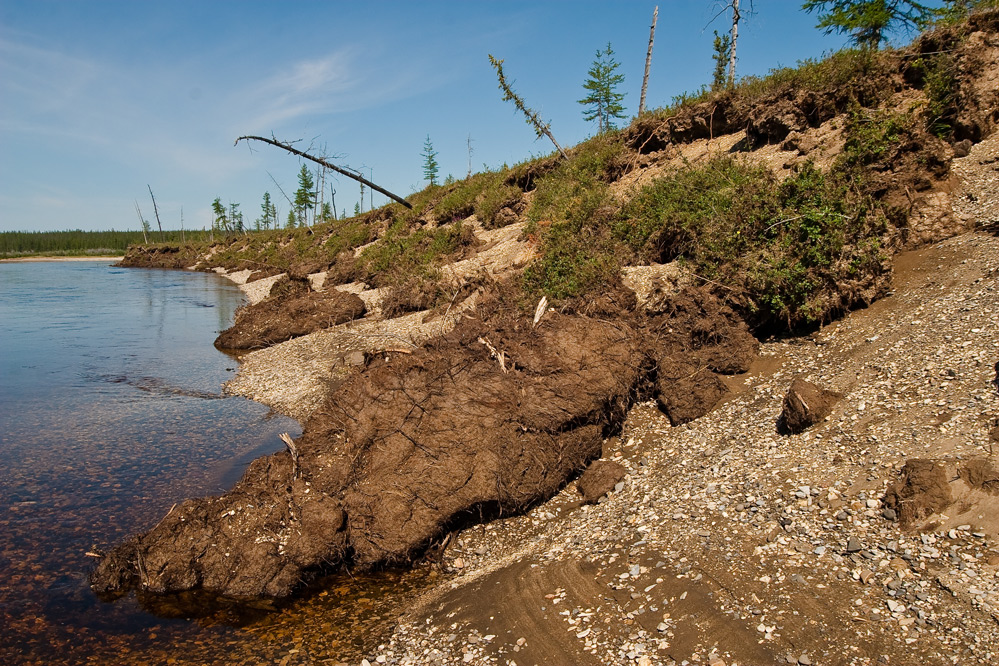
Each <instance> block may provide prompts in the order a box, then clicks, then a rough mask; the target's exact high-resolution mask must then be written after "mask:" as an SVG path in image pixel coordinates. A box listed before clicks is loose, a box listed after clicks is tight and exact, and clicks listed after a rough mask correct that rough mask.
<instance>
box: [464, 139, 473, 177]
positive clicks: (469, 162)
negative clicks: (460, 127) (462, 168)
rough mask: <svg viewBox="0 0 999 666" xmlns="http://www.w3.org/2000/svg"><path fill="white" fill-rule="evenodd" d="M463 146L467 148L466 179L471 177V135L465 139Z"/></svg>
mask: <svg viewBox="0 0 999 666" xmlns="http://www.w3.org/2000/svg"><path fill="white" fill-rule="evenodd" d="M465 145H466V146H467V147H468V175H467V176H466V177H467V178H471V177H472V135H471V134H469V135H468V136H467V137H466V138H465Z"/></svg>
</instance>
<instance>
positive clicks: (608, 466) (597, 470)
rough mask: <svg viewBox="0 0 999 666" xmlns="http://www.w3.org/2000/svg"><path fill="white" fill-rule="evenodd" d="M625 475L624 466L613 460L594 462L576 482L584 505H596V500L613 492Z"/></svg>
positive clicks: (626, 471)
mask: <svg viewBox="0 0 999 666" xmlns="http://www.w3.org/2000/svg"><path fill="white" fill-rule="evenodd" d="M627 473H628V470H626V469H625V468H624V465H622V464H620V463H616V462H614V461H613V460H594V461H593V462H592V463H590V466H589V467H587V468H586V471H585V472H583V474H582V476H580V477H579V479H578V480H577V481H576V488H577V489H578V490H579V494H580V495H582V496H583V502H584V503H586V504H596V502H597V500H599V499H600V498H601V497H603V496H605V495H607V493H609V492H611V491H612V490H614V487H615V486H616V485H617V484H618V483H619V482H620V481H621V480H622V479H624V477H625V476H626V475H627Z"/></svg>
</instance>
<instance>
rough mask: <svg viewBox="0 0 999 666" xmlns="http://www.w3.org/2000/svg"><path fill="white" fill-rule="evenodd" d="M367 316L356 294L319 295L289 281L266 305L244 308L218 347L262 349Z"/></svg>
mask: <svg viewBox="0 0 999 666" xmlns="http://www.w3.org/2000/svg"><path fill="white" fill-rule="evenodd" d="M364 312H365V307H364V301H362V300H361V299H360V298H358V296H357V295H356V294H348V293H346V292H342V291H338V290H336V289H327V290H325V291H320V292H315V291H311V290H310V289H309V287H308V286H307V285H306V284H305V283H303V282H299V281H297V280H289V281H286V282H283V283H280V284H279V285H278V286H276V287H275V288H274V289H273V291H272V292H271V295H270V296H269V297H268V298H266V299H264V300H263V301H261V302H259V303H254V304H252V305H246V306H244V307H242V308H240V309H239V310H238V311H237V312H236V321H235V322H233V325H232V326H230V327H229V328H227V329H226V330H224V331H222V333H221V334H219V336H218V338H216V339H215V346H216V347H218V348H219V349H232V350H243V349H261V348H263V347H269V346H270V345H274V344H277V343H279V342H284V341H285V340H291V339H292V338H297V337H300V336H303V335H308V334H309V333H312V332H314V331H318V330H322V329H324V328H329V327H331V326H336V325H337V324H343V323H345V322H348V321H352V320H354V319H358V318H360V317H361V316H363V315H364Z"/></svg>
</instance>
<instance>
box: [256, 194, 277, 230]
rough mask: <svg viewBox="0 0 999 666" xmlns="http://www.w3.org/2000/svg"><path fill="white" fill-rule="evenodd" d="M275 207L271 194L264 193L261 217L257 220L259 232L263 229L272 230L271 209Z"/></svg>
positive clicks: (261, 203)
mask: <svg viewBox="0 0 999 666" xmlns="http://www.w3.org/2000/svg"><path fill="white" fill-rule="evenodd" d="M273 207H274V204H273V203H271V193H270V192H264V199H263V201H261V202H260V217H258V218H257V230H260V229H261V228H264V229H270V228H271V209H272V208H273Z"/></svg>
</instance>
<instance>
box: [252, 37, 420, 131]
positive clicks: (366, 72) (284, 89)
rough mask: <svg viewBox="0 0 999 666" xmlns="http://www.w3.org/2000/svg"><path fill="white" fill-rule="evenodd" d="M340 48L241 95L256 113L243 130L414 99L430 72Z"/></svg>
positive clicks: (283, 70) (289, 68) (273, 76)
mask: <svg viewBox="0 0 999 666" xmlns="http://www.w3.org/2000/svg"><path fill="white" fill-rule="evenodd" d="M372 50H373V49H372V47H371V45H368V48H367V49H365V50H364V51H362V50H361V49H360V48H356V47H344V48H341V49H339V50H337V51H334V52H332V53H329V54H327V55H325V56H322V57H319V58H313V59H308V60H301V61H298V62H293V63H289V64H288V65H286V66H284V67H283V68H281V69H280V70H278V71H275V72H273V73H271V74H270V75H269V76H268V77H267V78H266V79H264V80H263V81H260V82H257V83H254V84H252V86H251V87H250V88H249V89H247V90H245V91H243V94H244V96H245V99H246V102H245V103H246V104H247V105H248V106H249V107H250V108H254V109H256V110H257V112H256V113H255V114H253V115H252V116H251V117H249V118H248V119H247V120H246V122H247V126H248V127H251V128H255V131H266V130H267V129H269V128H273V127H276V126H278V125H280V124H282V123H286V122H287V121H290V120H295V119H299V118H303V117H307V116H311V115H331V114H336V113H342V112H348V111H356V110H358V109H364V108H369V107H372V106H375V105H378V104H383V103H385V102H389V101H392V100H396V99H400V98H403V97H405V96H407V95H410V94H413V93H414V92H416V91H417V90H419V87H420V85H421V83H425V82H426V78H427V77H426V70H429V69H430V68H429V67H428V66H425V65H423V64H422V63H420V62H419V61H418V60H414V59H411V60H408V61H406V62H404V63H400V62H398V61H393V60H392V59H385V58H384V57H382V56H383V55H384V54H382V55H379V54H376V53H372Z"/></svg>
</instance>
